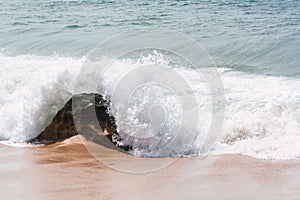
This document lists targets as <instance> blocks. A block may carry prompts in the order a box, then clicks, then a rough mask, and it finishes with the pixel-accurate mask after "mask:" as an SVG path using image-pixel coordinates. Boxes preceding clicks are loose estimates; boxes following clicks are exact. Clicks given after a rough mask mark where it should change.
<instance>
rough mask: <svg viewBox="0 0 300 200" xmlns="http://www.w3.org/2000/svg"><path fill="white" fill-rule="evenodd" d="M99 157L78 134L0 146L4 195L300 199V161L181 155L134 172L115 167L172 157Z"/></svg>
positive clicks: (109, 154)
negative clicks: (19, 145) (59, 140)
mask: <svg viewBox="0 0 300 200" xmlns="http://www.w3.org/2000/svg"><path fill="white" fill-rule="evenodd" d="M98 156H103V157H105V159H106V160H105V159H104V160H103V161H104V162H99V161H98V160H96V159H95V158H94V157H93V156H92V155H91V154H90V153H89V152H88V151H87V150H86V148H85V147H84V146H83V145H82V144H80V140H79V139H78V136H76V137H74V138H72V139H71V140H68V141H66V142H63V143H59V144H55V145H51V146H47V147H28V148H16V147H8V146H4V145H0V162H1V166H0V177H1V182H0V192H1V199H73V200H74V199H130V200H131V199H138V200H140V199H180V200H182V199H216V200H219V199H244V200H245V199H272V200H273V199H300V162H299V161H267V160H261V159H255V158H251V157H248V156H242V155H222V156H208V157H206V158H204V159H200V158H180V159H177V160H171V162H170V163H171V164H170V165H169V166H167V167H164V168H162V169H160V170H157V171H154V172H148V173H135V174H134V173H125V172H121V171H118V170H115V169H112V168H111V167H113V168H118V167H120V163H118V161H120V160H121V163H124V166H126V165H128V166H129V167H132V166H142V168H143V169H144V167H145V166H146V165H143V164H142V165H141V161H145V163H146V164H147V166H149V165H151V163H153V166H155V165H156V164H157V163H159V164H161V163H169V161H170V159H169V160H168V159H155V158H134V157H131V156H127V155H123V154H120V153H115V152H114V151H113V150H109V149H103V152H101V153H100V154H99V155H98ZM103 163H104V164H103ZM142 163H143V162H142ZM108 165H109V166H108ZM116 166H117V167H116ZM128 166H127V167H128ZM124 169H129V168H124ZM138 169H140V168H138Z"/></svg>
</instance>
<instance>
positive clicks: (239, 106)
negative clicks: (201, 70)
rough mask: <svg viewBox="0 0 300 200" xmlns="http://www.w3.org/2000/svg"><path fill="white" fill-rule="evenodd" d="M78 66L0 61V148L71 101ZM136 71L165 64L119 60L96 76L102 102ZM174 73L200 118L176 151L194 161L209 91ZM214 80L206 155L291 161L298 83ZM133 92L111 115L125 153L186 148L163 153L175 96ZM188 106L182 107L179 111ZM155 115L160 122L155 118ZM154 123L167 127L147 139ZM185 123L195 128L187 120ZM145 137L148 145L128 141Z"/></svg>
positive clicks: (186, 73) (245, 77)
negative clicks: (217, 102)
mask: <svg viewBox="0 0 300 200" xmlns="http://www.w3.org/2000/svg"><path fill="white" fill-rule="evenodd" d="M84 60H85V58H82V59H74V58H64V57H40V56H17V57H7V56H4V55H0V66H1V67H0V119H1V120H0V139H1V140H3V141H4V140H5V141H6V144H12V143H15V142H20V143H21V142H24V141H28V140H30V139H32V138H34V137H36V136H37V135H38V134H39V133H40V132H41V131H42V130H43V129H44V128H45V127H46V126H47V124H49V123H50V121H51V119H52V118H53V116H54V115H55V114H56V112H57V111H58V110H59V109H60V108H61V107H62V106H63V104H64V103H65V101H66V100H67V99H68V98H69V97H70V96H71V95H72V94H73V93H74V83H75V81H76V78H77V75H78V72H79V69H80V67H81V65H82V63H83V62H84ZM143 64H161V65H164V66H166V69H165V70H168V69H169V68H168V65H169V63H168V62H167V61H165V60H164V58H163V57H162V56H161V55H151V56H150V57H149V56H148V57H146V58H144V59H141V60H139V61H137V62H135V61H132V60H119V61H117V62H115V63H114V65H115V66H116V67H112V68H111V69H110V70H111V71H108V72H107V73H106V74H105V75H104V77H103V82H102V83H101V84H100V85H102V87H104V89H105V91H106V92H107V94H108V95H112V94H113V92H112V91H113V88H115V86H116V85H115V84H116V83H118V80H119V79H120V78H121V77H123V76H124V75H125V74H127V73H128V72H129V71H130V70H133V69H136V68H137V67H138V66H140V65H143ZM176 72H177V73H178V74H180V75H181V76H182V77H183V78H184V79H185V80H187V82H188V84H189V85H190V86H191V87H190V88H188V89H187V91H185V92H184V93H180V95H179V96H180V97H185V98H182V99H184V100H186V99H189V97H190V96H189V95H191V93H193V94H194V95H195V96H196V99H197V102H198V105H194V104H192V105H190V107H191V108H195V106H196V108H197V109H198V110H199V111H200V112H199V113H200V115H199V116H198V117H199V120H198V121H199V124H198V128H199V130H198V133H199V135H198V137H196V138H193V141H192V143H191V144H189V145H188V149H184V150H185V155H200V154H201V153H202V152H201V151H202V146H203V142H204V141H205V139H206V135H205V134H203V133H206V132H207V131H208V129H209V123H210V120H211V117H212V115H211V102H210V101H211V99H210V97H209V90H208V89H207V87H206V85H205V81H204V80H202V79H201V78H200V79H199V76H198V74H197V73H196V72H195V71H194V70H192V69H185V68H182V67H178V68H176ZM219 73H220V76H221V79H222V81H223V85H224V90H225V98H226V102H225V104H226V105H225V110H226V112H225V121H224V126H223V130H222V132H221V133H220V134H219V138H218V140H217V142H216V144H215V146H214V148H213V150H212V153H214V154H223V153H241V154H245V155H249V156H254V157H258V158H266V159H296V160H299V159H300V146H299V143H300V80H299V79H297V78H291V77H289V78H288V77H273V76H263V75H256V74H247V73H242V72H236V71H231V70H229V69H219ZM136 75H138V76H137V77H136V78H138V79H142V78H145V79H149V77H150V78H151V76H149V75H147V74H140V73H137V74H136ZM91 80H92V78H90V79H86V82H89V81H91ZM173 83H174V84H178V83H176V82H173ZM88 85H89V84H87V86H84V87H83V89H82V90H83V91H84V92H92V89H91V88H88ZM135 92H136V93H134V95H133V96H132V98H131V101H130V102H131V103H129V104H128V105H129V106H128V105H126V107H124V106H123V104H122V103H120V101H122V99H121V98H120V99H118V98H117V97H118V95H117V96H114V97H115V99H113V100H112V103H113V105H112V110H111V112H112V114H113V115H114V116H115V118H116V123H117V125H118V126H119V130H121V133H120V135H121V136H122V137H123V139H124V140H123V143H124V144H128V145H133V146H134V147H135V148H134V149H133V151H132V153H133V154H135V155H147V156H161V155H176V153H178V152H177V150H180V149H181V148H183V147H184V148H186V146H187V144H186V142H189V141H190V140H189V139H190V138H185V136H186V134H180V135H179V137H182V138H180V140H178V141H176V143H174V144H173V146H172V147H170V146H168V145H167V143H168V138H170V137H171V136H172V134H173V132H174V130H176V128H177V127H178V126H177V125H178V124H177V123H179V122H181V121H180V119H181V118H180V114H179V113H177V111H180V109H181V108H182V106H183V105H180V104H178V99H176V98H177V97H176V95H175V96H174V95H173V94H172V93H168V90H166V91H164V90H162V88H159V87H156V86H153V85H152V86H151V87H148V86H147V85H145V86H144V87H141V88H139V89H138V90H135ZM177 92H178V91H177ZM149 94H150V95H149ZM153 94H155V95H154V96H155V98H153ZM178 94H179V93H177V95H178ZM175 97H176V98H175ZM149 103H150V104H155V105H159V106H158V107H155V106H154V107H153V108H152V109H153V110H152V111H153V112H152V113H150V114H149V113H148V112H149V110H145V106H146V107H147V105H148V104H149ZM189 103H190V101H188V100H186V101H185V104H184V106H186V105H189ZM122 106H123V107H122ZM160 107H161V108H164V109H165V110H161V108H160ZM165 111H168V112H167V114H171V115H169V118H166V116H165V115H164V113H165ZM150 112H151V110H150ZM157 113H162V114H163V115H156V114H157ZM151 117H152V118H151ZM153 117H154V118H153ZM154 119H160V120H166V121H167V122H168V123H167V126H166V127H164V128H163V129H162V130H163V131H162V132H160V133H161V134H158V135H156V137H150V136H152V135H151V131H153V129H151V126H150V125H149V123H150V122H151V123H156V122H155V120H154ZM153 120H154V121H153ZM158 121H159V120H158ZM191 122H193V123H195V122H194V121H193V119H191ZM190 125H191V124H188V123H187V124H184V129H183V130H185V131H189V130H188V127H189V126H190ZM145 130H146V131H148V135H147V136H149V137H146V138H144V139H137V138H135V137H134V136H135V135H138V134H140V133H143V131H145ZM155 131H157V130H155ZM128 133H130V134H128ZM139 138H140V135H139ZM147 138H151V139H147ZM160 146H166V147H168V148H160Z"/></svg>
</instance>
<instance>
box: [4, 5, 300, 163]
mask: <svg viewBox="0 0 300 200" xmlns="http://www.w3.org/2000/svg"><path fill="white" fill-rule="evenodd" d="M0 27H1V29H0V118H1V120H0V139H1V141H2V143H6V144H14V145H16V144H24V142H26V141H28V140H30V139H32V138H34V137H36V136H37V135H38V134H39V133H40V132H41V131H42V130H43V129H44V128H45V127H46V126H47V125H48V124H49V123H50V122H51V120H52V118H53V116H54V115H55V114H56V112H57V111H58V110H59V109H60V108H61V107H62V106H63V105H64V103H65V102H66V101H67V99H68V98H69V97H70V96H71V95H72V94H74V93H76V90H75V88H74V87H75V84H76V80H77V78H78V73H79V72H80V70H82V68H81V67H82V66H83V65H84V63H85V62H86V60H87V59H88V55H89V53H90V52H91V51H92V50H93V49H94V48H96V47H97V46H98V44H99V43H101V42H103V41H105V40H106V39H108V38H109V37H110V36H111V35H113V34H118V33H124V32H126V31H132V30H140V29H145V28H149V27H152V28H167V29H171V30H174V31H178V32H181V33H183V34H185V35H187V36H188V37H190V38H192V39H194V40H195V41H196V42H197V43H199V44H200V45H202V46H203V47H204V48H205V50H206V51H207V52H208V54H209V55H210V56H211V58H212V60H213V61H214V63H215V66H216V67H217V71H218V73H219V75H220V78H221V80H222V83H223V87H224V93H225V102H224V105H225V115H224V123H223V126H222V130H221V132H220V133H218V138H217V139H216V140H215V141H214V145H213V146H211V148H210V150H209V151H211V153H213V154H224V153H240V154H244V155H249V156H253V157H258V158H265V159H287V160H299V159H300V146H299V143H300V79H299V78H300V65H299V63H300V53H299V52H300V2H299V1H297V0H291V1H288V0H285V1H279V0H274V1H259V0H249V1H233V0H227V1H184V0H177V1H153V2H149V1H138V0H120V1H113V0H111V1H99V0H92V1H32V0H28V1H24V0H23V1H21V0H12V1H9V2H4V1H2V2H0ZM174 42H176V41H174ZM149 64H151V65H153V64H160V65H164V66H166V69H168V68H172V69H174V68H176V70H177V72H178V73H179V74H180V75H182V77H184V79H185V80H188V83H189V85H191V87H192V88H193V90H192V93H193V95H195V96H196V98H197V99H201V101H199V104H198V105H190V106H191V107H192V108H197V109H199V110H200V111H201V117H200V119H201V120H200V121H201V123H199V127H198V128H199V131H198V132H197V131H196V132H197V133H198V134H197V136H196V137H193V138H192V139H191V138H188V140H186V138H184V136H181V135H179V136H178V137H179V140H180V141H181V142H178V143H174V144H173V143H171V144H173V145H166V144H167V143H168V142H169V138H172V134H173V133H174V131H175V130H176V128H177V126H178V120H179V119H180V115H177V114H178V113H179V112H178V111H180V105H179V107H178V104H177V103H176V98H173V96H172V95H170V94H169V95H168V94H167V95H166V94H165V93H164V91H161V90H160V89H159V88H156V87H151V88H147V87H146V88H139V89H138V90H136V93H135V94H134V98H133V99H131V100H132V103H131V104H129V106H128V105H127V106H125V107H124V106H122V104H119V102H118V100H119V101H121V100H120V99H117V100H116V101H112V102H113V105H112V109H111V112H112V114H113V115H114V116H115V118H116V120H117V122H116V123H117V125H118V126H119V128H120V130H121V132H122V133H123V134H121V136H122V137H123V143H124V144H128V145H132V146H133V147H134V148H133V151H132V152H131V153H132V154H134V155H141V156H152V157H160V156H179V155H181V154H178V152H180V150H181V149H184V152H183V154H184V155H185V156H198V155H202V153H203V143H204V142H205V137H206V136H204V135H202V133H203V132H205V131H207V129H208V128H209V127H208V125H207V124H209V123H210V122H211V112H212V111H211V102H210V99H209V98H208V97H207V96H208V94H209V91H208V90H207V88H206V87H205V82H204V81H201V80H200V81H199V80H198V79H197V72H196V71H195V70H193V69H190V68H189V67H188V66H186V65H185V64H182V63H174V62H172V61H170V59H169V58H168V55H165V54H164V52H156V51H151V52H148V54H147V55H145V54H143V55H142V54H141V55H138V56H136V55H135V56H133V57H132V58H130V56H129V57H128V58H126V59H120V60H117V62H115V63H114V64H113V67H112V69H111V70H112V71H110V72H108V73H106V74H105V75H104V77H103V82H101V84H100V85H101V86H102V88H103V90H104V91H105V92H106V93H108V94H109V93H110V92H111V91H112V86H113V85H114V83H116V82H118V80H119V79H118V78H119V77H123V76H124V74H126V73H127V72H128V70H129V69H135V68H136V66H138V65H149ZM90 73H91V74H92V73H93V71H90ZM139 77H144V78H145V79H149V75H147V74H145V73H144V74H143V73H142V72H140V73H138V74H137V77H135V78H139ZM150 78H151V77H150ZM82 81H83V82H82V85H83V87H82V88H81V89H82V92H94V91H93V89H91V88H89V87H88V85H89V83H90V82H91V81H92V80H91V79H88V78H87V79H84V80H82ZM185 93H188V94H189V93H190V91H185ZM153 94H155V95H153ZM202 97H207V98H202ZM149 102H151V103H153V104H155V105H159V106H161V107H164V108H166V109H167V110H170V112H169V114H171V115H170V116H169V118H167V119H168V120H169V121H168V122H170V123H168V126H167V129H163V131H162V132H161V133H160V134H158V135H156V136H155V137H151V140H150V139H147V138H142V139H139V137H136V138H135V137H134V136H136V135H139V134H142V133H145V130H147V131H149V130H150V133H149V134H151V131H153V130H152V129H149V127H151V123H154V122H153V121H155V120H154V119H161V118H162V115H164V114H163V112H161V111H160V110H159V109H160V108H159V107H154V112H153V113H152V114H151V113H150V115H151V116H153V118H152V119H151V120H152V121H151V120H149V119H148V118H149V116H148V115H149V113H148V112H146V111H147V109H145V106H146V107H147V103H149ZM186 104H189V102H188V101H187V102H186ZM181 106H182V105H181ZM185 106H186V105H185ZM155 109H158V110H155ZM155 113H161V114H158V115H155ZM151 116H150V118H151ZM147 117H148V118H147ZM191 121H192V122H193V119H191ZM188 127H189V126H187V127H185V128H186V129H184V131H186V132H188V131H189V130H188ZM172 130H173V131H172ZM129 132H130V133H131V134H133V133H135V135H134V134H133V135H129V134H128V133H129ZM154 132H155V131H154ZM180 137H182V138H180ZM186 141H189V142H188V145H187V144H186V143H185V142H186ZM187 146H188V147H187ZM162 147H164V148H162ZM181 153H182V152H181Z"/></svg>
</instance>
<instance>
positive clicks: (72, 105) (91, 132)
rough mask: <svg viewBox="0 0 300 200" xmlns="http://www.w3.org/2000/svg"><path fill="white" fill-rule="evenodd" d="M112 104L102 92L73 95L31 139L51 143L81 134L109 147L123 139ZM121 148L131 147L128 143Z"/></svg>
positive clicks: (127, 148)
mask: <svg viewBox="0 0 300 200" xmlns="http://www.w3.org/2000/svg"><path fill="white" fill-rule="evenodd" d="M109 104H110V102H109V101H107V100H105V99H104V98H103V97H102V95H100V94H80V95H74V96H73V97H72V98H71V99H69V100H68V101H67V103H66V104H65V106H64V107H63V108H62V109H61V110H60V111H59V112H58V113H57V114H56V115H55V117H54V118H53V120H52V123H51V124H50V125H49V126H48V127H47V128H46V129H45V130H44V131H43V132H42V133H41V134H40V135H39V136H38V137H36V138H34V139H33V140H32V141H31V142H33V143H44V144H51V143H55V142H57V141H61V140H64V139H67V138H70V137H72V136H75V135H77V134H81V135H83V136H84V137H85V138H86V139H87V140H92V141H93V142H96V143H100V144H102V145H105V146H106V145H107V146H108V147H111V145H112V144H114V146H116V145H118V141H120V140H121V139H120V137H119V135H118V132H117V126H116V124H115V119H114V117H113V116H110V115H109V113H108V109H109ZM75 122H76V126H75ZM99 125H100V126H99ZM100 127H101V128H100ZM103 138H106V140H104V139H103ZM115 138H118V140H116V139H115ZM107 139H108V140H107ZM108 143H110V144H108ZM120 148H121V149H123V150H126V151H128V150H130V147H127V146H126V147H125V146H121V147H120Z"/></svg>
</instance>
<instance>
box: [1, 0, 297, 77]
mask: <svg viewBox="0 0 300 200" xmlns="http://www.w3.org/2000/svg"><path fill="white" fill-rule="evenodd" d="M0 27H1V29H0V48H1V51H2V53H3V54H5V55H24V54H26V55H28V54H35V55H53V54H56V55H61V56H72V57H81V56H83V55H86V54H87V53H88V52H89V51H90V50H91V49H93V48H94V47H95V46H97V44H98V43H100V42H101V41H103V40H104V39H107V38H108V37H109V36H110V35H112V34H116V33H120V32H123V31H127V30H133V29H140V28H144V27H162V28H168V29H172V30H176V31H180V32H182V33H185V34H187V35H188V36H190V37H191V38H193V39H195V40H196V41H198V42H199V43H200V44H201V45H203V46H204V47H205V48H206V49H207V50H208V52H209V53H210V55H211V56H212V58H213V59H214V60H215V61H216V64H217V65H219V66H222V67H224V66H226V67H229V68H234V69H236V70H238V71H252V72H255V73H266V74H274V75H287V76H293V75H299V74H300V67H299V62H300V53H299V52H300V2H299V1H297V0H291V1H288V0H285V1H280V0H273V1H260V0H248V1H233V0H226V1H196V0H195V1H184V0H177V1H144V0H142V1H138V0H119V1H113V0H110V1H100V0H91V1H86V0H85V1H83V0H79V1H70V0H66V1H41V0H37V1H33V0H22V1H21V0H11V1H2V2H1V3H0Z"/></svg>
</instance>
